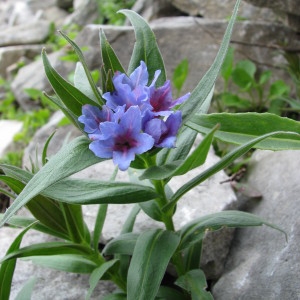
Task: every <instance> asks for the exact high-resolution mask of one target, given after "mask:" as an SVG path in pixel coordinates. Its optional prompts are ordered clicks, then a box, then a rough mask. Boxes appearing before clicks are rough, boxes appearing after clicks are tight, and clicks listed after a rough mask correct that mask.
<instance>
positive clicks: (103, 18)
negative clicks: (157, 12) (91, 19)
mask: <svg viewBox="0 0 300 300" xmlns="http://www.w3.org/2000/svg"><path fill="white" fill-rule="evenodd" d="M97 3H98V11H99V18H98V20H97V23H98V24H113V25H123V24H124V22H125V17H124V15H122V14H116V11H118V10H120V9H126V8H131V7H132V6H133V4H134V3H135V0H106V1H102V0H97Z"/></svg>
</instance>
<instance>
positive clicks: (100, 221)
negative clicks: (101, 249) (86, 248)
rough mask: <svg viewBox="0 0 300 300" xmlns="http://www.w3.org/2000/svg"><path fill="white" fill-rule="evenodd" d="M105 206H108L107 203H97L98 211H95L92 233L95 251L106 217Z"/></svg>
mask: <svg viewBox="0 0 300 300" xmlns="http://www.w3.org/2000/svg"><path fill="white" fill-rule="evenodd" d="M107 208H108V205H107V204H101V205H99V208H98V213H97V217H96V222H95V226H94V233H93V246H94V249H95V251H97V250H98V246H99V241H100V237H101V234H102V230H103V225H104V222H105V218H106V213H107Z"/></svg>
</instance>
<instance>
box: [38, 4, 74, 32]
mask: <svg viewBox="0 0 300 300" xmlns="http://www.w3.org/2000/svg"><path fill="white" fill-rule="evenodd" d="M68 16H69V14H68V12H66V11H65V10H64V9H62V8H59V7H57V6H51V7H49V8H47V9H45V10H43V13H42V14H41V17H40V18H41V19H43V18H45V19H46V20H47V21H49V22H51V23H53V24H55V27H56V28H59V27H62V25H63V24H64V22H65V19H66V18H67V17H68Z"/></svg>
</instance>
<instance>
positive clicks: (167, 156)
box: [0, 0, 300, 300]
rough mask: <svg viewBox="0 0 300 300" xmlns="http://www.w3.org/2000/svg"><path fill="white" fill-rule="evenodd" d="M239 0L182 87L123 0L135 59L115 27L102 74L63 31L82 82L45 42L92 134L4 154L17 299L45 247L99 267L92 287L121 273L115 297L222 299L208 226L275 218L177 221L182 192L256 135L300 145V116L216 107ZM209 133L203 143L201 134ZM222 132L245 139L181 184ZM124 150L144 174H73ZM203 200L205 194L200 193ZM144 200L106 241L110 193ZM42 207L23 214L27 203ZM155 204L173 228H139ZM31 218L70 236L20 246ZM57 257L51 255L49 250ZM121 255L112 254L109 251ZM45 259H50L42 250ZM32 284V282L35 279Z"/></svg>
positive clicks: (223, 215) (84, 269) (266, 144)
mask: <svg viewBox="0 0 300 300" xmlns="http://www.w3.org/2000/svg"><path fill="white" fill-rule="evenodd" d="M239 2H240V1H239V0H238V1H237V3H236V5H235V8H234V12H233V16H232V18H231V20H230V21H229V24H228V28H227V30H226V32H225V35H224V39H223V42H222V44H221V46H220V50H219V52H218V54H217V56H216V59H215V61H214V63H213V64H212V66H211V68H210V69H209V70H208V72H207V73H206V75H205V76H204V77H203V78H202V79H201V80H200V82H199V84H198V85H197V86H196V87H195V89H194V90H193V91H192V92H191V93H188V94H186V95H183V96H181V97H179V98H178V99H173V97H172V91H171V86H170V82H169V81H168V80H167V78H166V71H165V67H164V63H163V59H162V56H161V54H160V51H159V48H158V46H157V43H156V40H155V36H154V34H153V32H152V30H151V28H150V27H149V25H148V24H147V23H146V22H145V21H144V20H143V18H141V17H140V16H139V15H138V14H136V13H135V12H133V11H130V10H122V11H121V13H123V14H124V15H125V16H127V17H128V18H129V20H130V21H131V23H132V25H133V27H134V30H135V35H136V43H135V46H134V49H133V54H132V57H131V60H130V63H129V67H128V70H127V71H125V70H124V68H123V67H122V64H121V62H120V61H119V59H118V57H117V56H116V54H115V52H114V51H113V49H112V47H111V45H110V44H109V42H108V40H107V39H106V37H105V34H104V32H103V31H101V32H100V47H101V54H102V60H103V67H102V70H101V86H100V87H99V86H97V85H96V84H95V83H94V81H93V79H92V76H91V73H90V72H89V70H88V68H87V66H86V63H85V61H84V57H83V55H82V52H81V50H80V49H79V47H78V46H77V45H76V44H75V43H74V41H72V40H71V39H69V38H68V37H67V36H66V35H64V34H63V33H62V35H63V36H64V37H65V39H66V40H67V41H68V42H69V43H70V44H71V45H72V47H73V48H74V50H75V52H76V54H77V56H78V58H79V61H80V62H79V63H78V64H77V67H76V71H75V74H74V82H75V85H73V84H71V83H69V82H68V81H66V80H65V79H64V78H62V77H61V76H60V75H59V74H58V73H57V72H56V71H55V69H53V68H52V66H51V64H50V62H49V61H48V58H47V55H46V53H45V51H43V53H42V58H43V62H44V67H45V72H46V75H47V77H48V79H49V81H50V83H51V85H52V87H53V89H54V91H55V93H56V96H48V98H49V99H50V100H52V101H53V102H54V103H55V104H56V105H57V106H58V107H59V108H60V109H61V110H62V111H63V112H64V114H65V115H66V116H67V117H68V118H69V119H70V121H71V122H72V123H73V124H74V126H76V127H77V128H78V129H79V130H81V131H82V136H80V137H77V138H75V139H74V140H72V141H71V142H70V143H69V144H66V145H64V146H62V148H61V149H60V151H58V152H57V154H55V155H54V156H52V157H51V158H50V159H49V160H48V159H47V154H46V153H47V147H48V144H49V142H50V140H51V137H49V139H48V141H47V143H46V144H45V147H44V150H43V153H42V163H43V165H42V167H41V168H40V169H39V170H37V169H34V170H32V172H30V171H28V170H23V169H21V168H17V167H14V166H10V165H4V164H2V165H1V166H0V167H1V170H2V171H3V175H0V180H1V181H3V182H4V183H6V184H7V185H9V186H10V188H11V190H12V192H11V193H8V192H6V191H2V192H4V193H7V194H9V196H11V197H12V198H14V201H13V203H12V205H11V206H10V208H9V209H8V210H7V211H6V213H5V214H3V215H2V216H1V225H4V224H5V223H6V224H9V225H13V226H18V227H23V228H24V230H23V231H22V232H21V233H20V234H19V236H18V237H17V238H16V240H15V241H14V242H13V244H12V245H11V247H10V248H9V249H8V251H7V253H6V255H5V256H4V257H3V258H2V259H1V261H0V262H1V269H0V298H1V299H3V300H4V299H8V297H9V293H10V286H11V282H12V277H13V273H14V268H15V264H16V260H17V259H18V258H21V257H31V258H33V257H39V256H42V257H44V260H42V261H43V263H44V265H47V266H48V267H49V266H50V267H51V266H52V267H54V268H55V267H56V268H57V267H58V264H59V261H64V262H66V260H67V261H68V263H64V264H60V265H59V268H60V270H63V271H66V272H77V273H89V274H90V288H89V289H88V291H87V294H86V299H89V298H90V297H91V295H92V293H93V290H94V288H95V287H96V285H97V283H98V281H99V280H111V281H112V282H114V283H115V284H116V286H117V287H118V290H117V291H116V292H115V293H114V294H112V295H110V296H108V297H107V298H103V299H129V300H137V299H139V300H151V299H212V295H211V293H210V292H209V291H207V290H206V286H207V284H206V279H205V275H204V273H203V271H202V270H201V269H200V267H199V261H200V257H201V247H202V240H203V238H204V236H205V233H206V232H207V231H215V230H219V229H220V228H222V227H245V226H260V225H263V224H265V225H268V226H271V227H273V228H276V229H279V230H281V229H280V228H278V227H276V226H275V225H272V224H270V223H268V222H266V221H264V220H262V219H260V218H259V217H257V216H254V215H251V214H249V213H245V212H239V211H224V212H219V213H215V214H211V215H207V216H204V217H199V218H197V219H195V220H193V221H191V222H189V223H187V224H185V225H184V226H183V227H182V228H175V226H174V222H173V215H174V214H175V213H176V205H177V203H178V201H180V200H181V198H182V196H183V195H185V194H186V193H187V192H188V191H190V190H191V189H193V188H194V187H195V186H197V185H199V184H201V183H203V182H204V181H205V180H207V179H208V178H209V177H211V176H212V175H214V174H215V173H217V172H218V171H220V170H222V169H224V168H226V167H227V166H229V165H230V164H231V163H232V162H233V161H234V160H235V159H237V158H238V157H240V156H242V155H244V154H245V153H246V152H248V151H249V150H250V149H252V148H253V147H257V148H261V149H271V150H282V149H300V135H299V133H300V125H299V123H298V122H296V121H293V120H289V119H285V118H281V117H279V116H276V115H272V114H269V113H265V114H257V113H245V114H242V113H241V114H229V113H216V114H210V115H208V114H206V113H207V111H208V108H209V106H210V100H211V97H212V94H213V89H214V83H215V80H216V78H217V76H218V73H219V71H220V68H221V66H222V63H223V60H224V57H225V55H226V51H227V49H228V45H229V41H230V36H231V32H232V29H233V25H234V22H235V19H236V16H237V10H238V5H239ZM198 133H202V134H204V137H203V139H202V141H201V143H200V144H199V145H198V146H197V147H195V148H194V149H193V148H192V146H193V144H194V141H195V138H196V135H197V134H198ZM214 138H218V139H221V140H223V141H226V142H230V143H234V144H237V147H236V148H235V149H234V150H232V151H231V152H229V153H228V154H226V155H225V156H224V157H223V158H221V159H220V160H219V161H218V162H217V163H215V164H214V165H212V166H211V167H209V168H208V169H206V170H204V171H199V174H198V175H197V176H196V177H194V178H192V179H190V180H189V181H188V182H186V183H184V184H182V186H181V187H180V188H179V189H178V190H176V191H171V189H170V187H169V185H168V183H169V181H170V180H171V179H172V178H173V177H175V176H179V175H183V174H186V173H188V172H189V171H190V170H192V169H195V168H197V167H199V166H200V165H202V164H203V163H204V162H205V160H206V156H207V154H208V151H209V149H210V146H211V143H212V141H213V139H214ZM108 159H112V160H113V162H114V164H115V165H116V167H117V168H118V169H120V170H121V171H122V172H123V171H126V170H130V169H136V170H138V174H140V175H139V178H138V179H139V180H138V181H137V180H135V181H134V182H121V181H115V180H114V176H112V180H109V181H100V180H95V179H93V180H92V179H76V178H72V177H70V176H71V175H73V174H75V173H77V172H79V171H81V170H83V169H85V168H87V167H89V166H91V165H94V164H96V163H101V162H103V161H105V160H108ZM195 201H198V200H196V199H195ZM121 203H122V204H127V203H135V204H136V205H135V206H134V208H133V210H132V212H131V213H130V215H129V216H128V219H127V220H126V222H125V224H124V227H123V229H122V233H121V234H120V236H117V237H115V238H114V239H113V240H111V241H110V242H108V243H107V244H106V245H105V247H104V249H103V250H101V251H99V249H98V243H99V239H100V235H101V233H102V228H103V223H104V222H105V216H106V212H107V206H108V205H109V204H121ZM89 204H99V210H98V214H97V217H96V220H95V226H94V230H93V231H92V232H90V231H89V229H88V227H87V226H86V224H85V222H84V219H83V214H82V210H81V208H82V205H89ZM23 206H26V208H27V209H28V210H29V211H30V212H31V213H32V217H30V218H29V217H28V218H27V217H19V216H15V213H16V212H17V210H18V209H20V208H21V207H23ZM141 210H142V211H144V212H145V213H146V214H147V215H148V216H149V217H151V218H152V219H153V220H155V221H157V222H158V223H160V224H163V225H164V229H151V228H150V229H149V230H146V231H145V232H140V233H136V232H133V227H134V223H135V219H136V216H137V214H138V213H139V212H140V211H141ZM30 229H35V230H38V231H41V232H43V233H45V234H48V235H52V236H55V237H57V238H59V241H56V242H45V243H41V244H36V245H30V246H27V247H20V243H21V240H22V238H23V236H24V235H25V234H26V233H27V232H28V230H30ZM45 257H46V258H45ZM108 257H109V259H108ZM40 262H41V260H40ZM170 265H172V266H173V267H174V270H175V273H176V274H175V277H176V278H175V279H174V282H172V283H170V284H169V285H164V283H162V279H163V277H164V275H165V273H166V270H167V267H168V266H170ZM30 286H32V284H30Z"/></svg>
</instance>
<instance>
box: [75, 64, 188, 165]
mask: <svg viewBox="0 0 300 300" xmlns="http://www.w3.org/2000/svg"><path fill="white" fill-rule="evenodd" d="M159 75H160V71H159V70H158V71H156V72H155V75H154V79H153V81H152V83H151V84H150V85H148V81H149V74H148V70H147V66H146V64H145V63H144V62H143V61H141V63H140V66H139V67H137V68H136V69H135V70H134V71H133V72H132V74H131V75H130V76H129V77H128V76H127V75H126V74H124V73H121V72H116V73H115V75H114V77H113V84H114V91H113V92H107V93H104V94H103V98H104V99H105V100H106V104H105V105H103V106H102V108H101V109H100V108H99V107H97V106H92V105H89V104H87V105H84V106H83V108H82V115H81V116H80V117H79V119H78V120H79V121H80V122H81V123H83V124H84V131H85V132H86V133H87V134H88V136H89V138H90V139H91V140H92V142H91V144H90V149H91V150H92V151H93V152H94V154H95V155H96V156H98V157H101V158H112V159H113V162H114V163H115V164H116V165H118V167H119V169H120V170H126V169H128V167H129V165H130V163H131V162H132V161H133V160H134V158H135V155H136V154H142V153H144V152H147V151H148V150H150V149H152V148H153V147H161V148H173V147H175V141H176V135H177V132H178V129H179V128H180V125H181V112H180V111H176V112H174V111H172V108H173V107H174V106H176V105H178V104H181V103H182V102H183V101H185V100H186V99H187V98H188V97H189V93H188V94H186V95H184V96H183V97H181V98H178V99H177V100H173V99H172V91H171V84H170V81H166V82H165V84H164V85H163V86H161V87H159V88H156V87H155V83H156V81H157V78H158V77H159Z"/></svg>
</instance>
